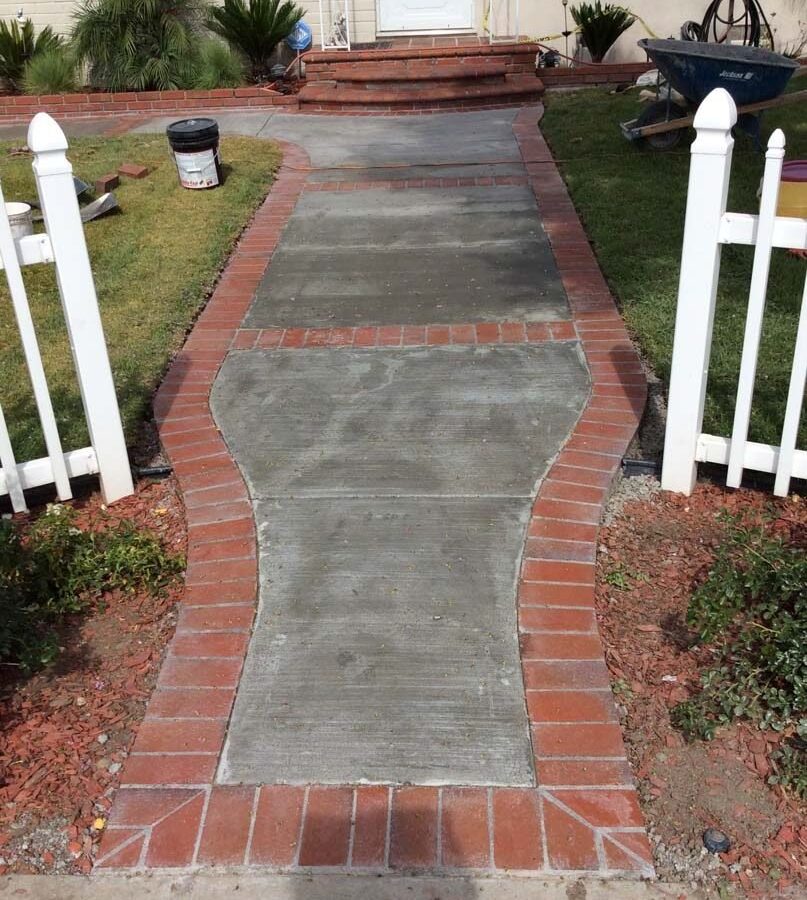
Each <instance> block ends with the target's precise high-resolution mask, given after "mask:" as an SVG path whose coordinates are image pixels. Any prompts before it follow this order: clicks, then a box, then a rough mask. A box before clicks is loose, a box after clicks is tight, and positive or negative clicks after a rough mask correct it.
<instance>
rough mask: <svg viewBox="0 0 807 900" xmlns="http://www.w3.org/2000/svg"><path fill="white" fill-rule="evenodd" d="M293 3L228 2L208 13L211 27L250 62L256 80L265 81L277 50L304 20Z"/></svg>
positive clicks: (269, 0) (272, 0)
mask: <svg viewBox="0 0 807 900" xmlns="http://www.w3.org/2000/svg"><path fill="white" fill-rule="evenodd" d="M303 12H304V10H303V8H302V7H301V6H298V5H297V4H296V3H294V2H293V0H282V2H281V0H224V5H223V6H214V7H211V8H210V9H209V10H208V15H207V21H206V24H207V27H208V28H209V29H210V30H211V31H212V32H214V33H215V34H217V35H219V36H220V37H222V38H224V40H225V41H227V43H228V44H229V45H230V46H231V47H233V48H234V49H235V50H238V51H239V52H240V53H242V54H243V55H244V56H245V57H246V58H247V60H248V61H249V65H250V70H251V74H252V79H253V80H254V81H261V80H264V79H265V78H266V77H267V76H268V73H269V59H270V57H271V55H272V52H273V51H274V49H275V47H277V45H278V44H279V43H280V42H281V41H282V40H283V39H284V38H286V37H288V36H289V34H290V33H291V31H292V29H293V28H294V26H295V25H296V24H297V23H298V22H299V21H300V19H301V18H302V17H303Z"/></svg>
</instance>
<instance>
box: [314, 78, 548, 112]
mask: <svg viewBox="0 0 807 900" xmlns="http://www.w3.org/2000/svg"><path fill="white" fill-rule="evenodd" d="M542 93H543V85H542V83H541V82H540V81H539V80H538V79H537V78H535V77H534V76H532V75H507V76H505V77H504V78H503V79H502V80H501V81H499V82H498V83H493V84H491V83H488V82H486V81H483V82H481V83H480V82H478V81H475V80H474V79H467V80H465V81H460V80H457V81H454V82H451V83H449V84H446V85H441V84H439V83H438V84H436V85H434V84H431V85H420V86H418V87H414V88H413V87H411V86H408V85H406V86H403V87H396V88H386V89H385V88H384V87H383V86H381V85H377V86H373V87H372V88H369V89H368V87H362V88H354V87H344V86H342V85H341V84H339V83H338V82H330V83H329V82H319V83H314V84H308V85H306V86H305V87H304V88H303V89H302V90H301V91H300V93H299V94H298V95H297V99H298V100H299V101H300V106H301V108H302V109H305V107H306V105H308V104H311V105H315V106H317V108H319V109H345V108H349V107H355V108H359V109H367V108H371V107H373V106H384V107H387V106H391V107H395V106H398V105H409V104H415V105H420V104H422V105H424V106H426V107H432V106H438V105H440V104H445V105H449V106H450V105H455V104H457V103H464V104H470V103H471V102H477V103H480V104H490V103H510V102H514V101H515V102H524V101H527V100H535V99H537V98H538V97H540V95H541V94H542Z"/></svg>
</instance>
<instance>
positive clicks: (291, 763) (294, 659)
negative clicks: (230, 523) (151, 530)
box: [219, 498, 532, 785]
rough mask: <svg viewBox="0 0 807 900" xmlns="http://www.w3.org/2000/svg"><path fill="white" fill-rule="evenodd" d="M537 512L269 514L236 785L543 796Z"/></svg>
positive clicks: (481, 505) (263, 511) (284, 507)
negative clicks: (530, 541) (523, 557)
mask: <svg viewBox="0 0 807 900" xmlns="http://www.w3.org/2000/svg"><path fill="white" fill-rule="evenodd" d="M528 517H529V504H528V503H526V502H525V501H524V500H520V499H518V500H503V499H501V498H493V499H491V498H486V499H481V500H479V499H463V500H453V499H452V500H423V499H420V498H419V499H399V500H396V501H395V503H394V504H389V503H384V502H379V501H377V500H375V499H365V500H353V499H338V500H337V499H330V500H324V501H323V500H320V499H306V500H300V499H294V500H285V501H277V500H271V501H263V502H261V503H259V504H258V507H257V519H258V525H259V529H260V546H261V548H262V554H261V598H262V599H261V605H260V609H259V613H258V619H257V622H256V626H255V632H254V636H253V639H252V643H251V645H250V649H249V653H248V656H247V661H246V664H245V669H244V672H243V675H242V678H241V685H240V688H239V692H238V697H237V700H236V704H235V708H234V711H233V715H232V719H231V722H230V730H229V735H228V738H227V744H226V747H225V751H224V755H223V759H222V763H221V767H220V771H219V780H220V781H222V782H225V783H239V782H246V783H255V782H274V781H278V782H291V783H306V782H320V783H335V784H343V783H351V782H357V781H359V780H363V781H370V782H388V781H392V782H396V783H400V782H404V783H405V782H415V783H417V784H440V783H449V784H503V785H528V784H531V783H532V768H531V750H530V737H529V727H528V724H527V718H526V711H525V708H524V698H523V687H522V682H521V671H520V663H519V653H518V643H517V636H516V620H515V602H514V597H515V587H514V585H515V580H516V577H517V571H518V562H519V556H520V552H521V547H522V546H523V540H524V529H525V526H526V523H527V521H528Z"/></svg>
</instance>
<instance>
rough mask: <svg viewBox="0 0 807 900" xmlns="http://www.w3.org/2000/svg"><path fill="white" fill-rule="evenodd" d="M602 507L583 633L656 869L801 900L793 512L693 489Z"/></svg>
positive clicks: (806, 881)
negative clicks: (592, 595)
mask: <svg viewBox="0 0 807 900" xmlns="http://www.w3.org/2000/svg"><path fill="white" fill-rule="evenodd" d="M619 493H620V491H619V490H618V495H619ZM615 506H616V507H617V508H619V507H620V506H621V509H620V511H619V512H618V513H617V514H616V516H615V517H614V518H612V519H611V520H610V522H609V525H608V526H607V527H606V528H604V529H603V531H602V534H601V544H600V552H599V558H598V586H597V606H598V618H599V622H600V629H601V633H602V636H603V640H604V643H605V645H606V659H607V662H608V665H609V668H610V670H611V674H612V680H613V683H614V690H615V693H616V696H617V700H618V703H619V705H620V709H621V712H622V715H623V726H624V730H625V737H626V741H627V744H628V752H629V754H630V756H631V760H632V762H633V765H634V768H635V772H636V774H637V776H638V779H639V783H640V797H641V799H642V804H643V807H644V811H645V814H646V816H647V819H648V822H649V824H650V826H651V833H652V835H653V837H654V842H655V845H656V866H657V869H658V871H659V872H660V874H661V875H662V877H667V878H669V879H672V880H681V879H685V880H691V881H693V882H698V883H700V884H703V885H705V886H706V887H708V888H713V889H714V890H717V891H720V892H721V893H722V894H724V895H728V896H732V895H734V894H736V893H742V892H744V893H746V894H747V895H749V896H803V895H804V891H805V889H807V806H806V805H805V801H804V777H805V775H804V766H805V752H804V751H805V747H804V745H803V743H802V740H803V735H802V734H801V733H800V732H802V731H803V721H802V720H803V719H804V717H805V713H806V712H807V711H806V710H805V695H804V692H805V690H807V686H806V685H805V666H807V660H805V651H804V630H805V604H806V603H807V599H806V598H805V575H806V574H807V563H805V558H807V557H805V546H806V545H807V503H805V502H804V500H802V499H800V498H798V497H793V498H790V499H787V500H778V499H775V498H773V497H771V496H770V495H769V494H764V493H760V492H754V491H745V490H744V491H735V492H727V491H724V490H720V489H719V488H717V487H714V486H710V485H700V486H699V487H698V488H697V490H696V492H695V493H694V494H693V496H691V497H681V496H678V495H673V494H658V493H651V494H650V495H649V496H648V497H646V498H643V499H638V500H632V501H629V502H627V503H624V504H623V503H622V502H621V501H620V498H619V496H617V498H616V503H615ZM708 827H715V828H718V829H720V830H721V831H723V832H725V833H726V834H728V835H729V836H730V837H731V839H732V847H731V849H730V850H729V852H727V853H724V854H721V855H720V856H717V857H716V856H711V855H710V854H708V853H707V852H706V850H705V849H704V848H703V842H702V835H703V832H704V831H705V829H706V828H708Z"/></svg>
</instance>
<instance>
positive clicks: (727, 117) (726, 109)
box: [695, 88, 737, 131]
mask: <svg viewBox="0 0 807 900" xmlns="http://www.w3.org/2000/svg"><path fill="white" fill-rule="evenodd" d="M736 124H737V104H736V103H735V102H734V98H733V97H732V96H731V94H730V93H729V92H728V91H727V90H726V89H725V88H715V89H714V90H713V91H712V92H711V94H709V96H708V97H707V98H706V99H705V100H704V101H703V103H701V105H700V106H699V107H698V112H697V113H696V114H695V128H696V129H697V130H698V131H700V130H701V129H706V130H709V131H731V129H732V128H734V126H735V125H736Z"/></svg>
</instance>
